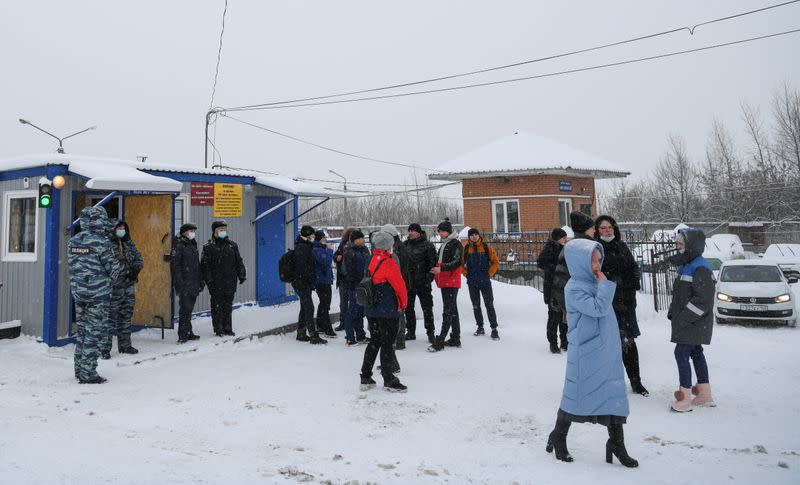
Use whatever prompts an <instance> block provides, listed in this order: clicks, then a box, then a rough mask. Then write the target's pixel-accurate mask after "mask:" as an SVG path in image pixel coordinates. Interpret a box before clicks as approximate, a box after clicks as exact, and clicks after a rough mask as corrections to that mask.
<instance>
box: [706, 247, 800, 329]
mask: <svg viewBox="0 0 800 485" xmlns="http://www.w3.org/2000/svg"><path fill="white" fill-rule="evenodd" d="M792 283H797V279H796V278H790V279H787V278H786V276H784V274H783V272H781V269H780V268H779V267H778V265H777V264H775V263H771V262H769V261H757V260H747V259H744V260H735V261H726V262H725V263H723V265H722V268H721V269H720V272H719V282H718V283H717V289H716V295H715V297H714V318H715V319H716V321H717V323H773V324H785V325H788V326H790V327H794V326H796V325H797V310H796V308H795V296H794V293H793V292H792V288H791V286H789V285H790V284H792Z"/></svg>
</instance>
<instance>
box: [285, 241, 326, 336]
mask: <svg viewBox="0 0 800 485" xmlns="http://www.w3.org/2000/svg"><path fill="white" fill-rule="evenodd" d="M313 241H314V228H313V227H311V226H303V227H301V228H300V234H298V235H297V239H295V241H294V253H293V255H294V281H292V288H293V289H294V292H295V293H296V294H297V296H298V297H299V298H300V313H299V315H298V316H297V340H298V341H300V342H310V343H311V344H313V345H318V344H326V343H328V341H327V340H325V339H323V338H321V337H320V336H319V329H318V328H317V326H316V324H315V323H314V300H313V299H312V298H311V293H312V292H313V291H314V287H315V286H316V284H317V269H316V262H315V260H314V243H313Z"/></svg>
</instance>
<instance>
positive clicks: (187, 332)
mask: <svg viewBox="0 0 800 485" xmlns="http://www.w3.org/2000/svg"><path fill="white" fill-rule="evenodd" d="M196 236H197V226H195V225H194V224H191V223H187V224H184V225H182V226H181V228H180V230H179V231H178V237H176V238H175V242H174V243H173V245H172V260H171V261H170V265H171V269H172V285H173V287H174V288H175V294H176V295H178V315H179V316H178V343H179V344H183V343H186V342H188V341H189V340H197V339H199V338H200V337H199V336H198V335H195V334H194V332H192V311H193V310H194V304H195V302H196V301H197V295H199V294H200V292H201V291H203V286H204V285H203V281H202V279H201V278H200V252H199V251H198V250H197V241H196V240H195V237H196Z"/></svg>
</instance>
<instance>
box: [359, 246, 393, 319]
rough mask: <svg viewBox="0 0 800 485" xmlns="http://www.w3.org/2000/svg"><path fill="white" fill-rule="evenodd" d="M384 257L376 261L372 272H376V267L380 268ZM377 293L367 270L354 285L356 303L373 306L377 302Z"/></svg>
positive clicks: (368, 306) (366, 306)
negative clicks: (376, 264) (376, 263)
mask: <svg viewBox="0 0 800 485" xmlns="http://www.w3.org/2000/svg"><path fill="white" fill-rule="evenodd" d="M386 259H389V258H386ZM386 259H382V260H380V262H378V266H376V267H375V272H374V273H373V274H375V273H377V272H378V269H380V267H381V265H382V264H383V262H384V261H386ZM377 293H378V292H377V291H375V285H374V284H373V283H372V275H371V274H369V270H367V275H366V276H364V277H363V278H361V281H359V282H358V284H357V285H356V303H358V304H359V305H361V306H362V307H364V308H370V307H373V306H375V304H376V303H377V302H378V301H377V300H378V295H377Z"/></svg>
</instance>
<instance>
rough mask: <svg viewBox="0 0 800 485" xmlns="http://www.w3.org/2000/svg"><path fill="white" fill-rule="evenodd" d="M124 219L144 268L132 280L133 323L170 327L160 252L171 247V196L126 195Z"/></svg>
mask: <svg viewBox="0 0 800 485" xmlns="http://www.w3.org/2000/svg"><path fill="white" fill-rule="evenodd" d="M125 221H126V222H127V223H128V226H130V229H131V236H132V239H133V242H134V244H136V247H137V248H138V249H139V252H140V253H142V258H143V259H144V269H142V272H141V273H139V282H138V283H137V284H136V306H135V307H134V309H133V324H134V325H142V326H148V327H160V326H161V319H163V321H164V327H165V328H172V278H171V276H170V275H171V273H170V267H169V262H167V261H165V260H164V255H165V254H169V252H170V250H171V248H172V196H170V195H129V196H128V197H126V198H125Z"/></svg>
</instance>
